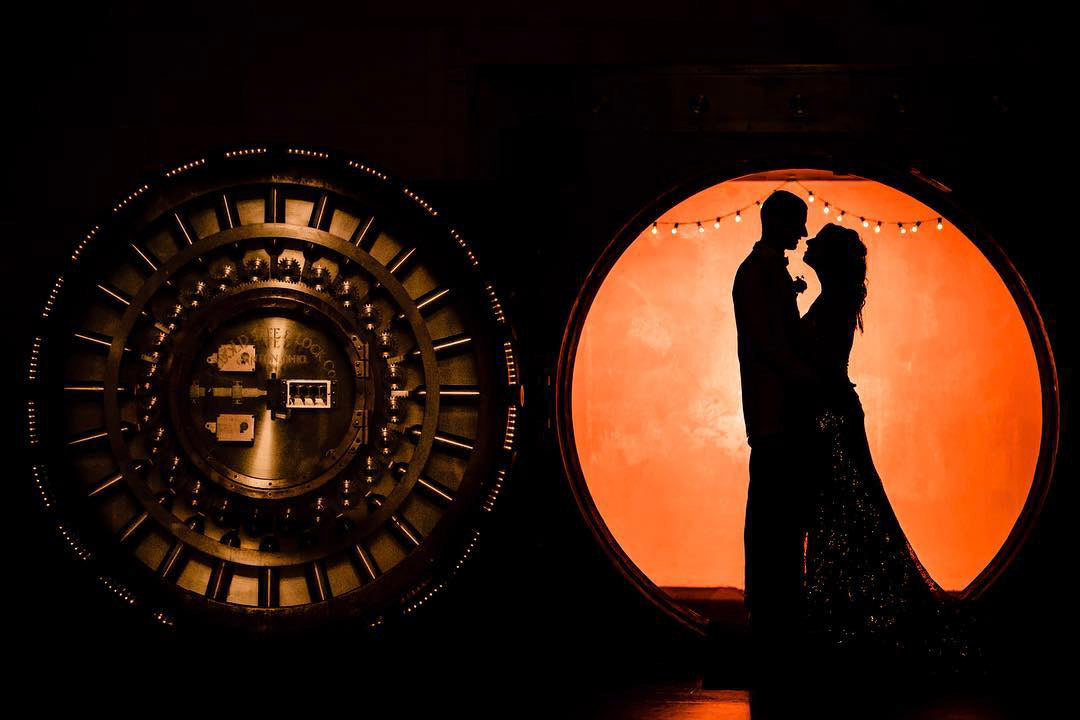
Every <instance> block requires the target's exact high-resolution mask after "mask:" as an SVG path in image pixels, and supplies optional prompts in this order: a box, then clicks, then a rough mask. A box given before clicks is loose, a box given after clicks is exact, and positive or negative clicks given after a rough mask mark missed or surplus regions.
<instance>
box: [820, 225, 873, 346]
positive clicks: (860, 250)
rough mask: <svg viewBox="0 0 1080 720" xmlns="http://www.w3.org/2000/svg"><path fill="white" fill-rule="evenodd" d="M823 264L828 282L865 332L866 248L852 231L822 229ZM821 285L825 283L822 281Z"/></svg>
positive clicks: (857, 234)
mask: <svg viewBox="0 0 1080 720" xmlns="http://www.w3.org/2000/svg"><path fill="white" fill-rule="evenodd" d="M818 238H820V239H821V240H822V245H823V252H822V253H821V258H822V265H823V267H821V268H820V270H821V271H822V272H823V273H824V274H826V275H828V277H829V283H830V285H831V286H834V287H833V289H834V290H836V291H838V292H839V297H840V298H841V299H842V300H844V301H845V303H846V304H848V306H849V307H850V308H851V311H852V313H853V314H854V316H855V326H856V327H858V328H859V332H862V331H863V307H865V305H866V287H867V282H866V245H865V244H864V243H863V241H862V239H861V238H860V237H859V233H857V232H855V231H854V230H852V229H851V228H846V227H842V226H840V225H836V224H834V223H829V224H828V225H826V226H825V227H823V228H821V232H819V233H818ZM822 282H825V280H823V281H822Z"/></svg>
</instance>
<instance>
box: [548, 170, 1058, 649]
mask: <svg viewBox="0 0 1080 720" xmlns="http://www.w3.org/2000/svg"><path fill="white" fill-rule="evenodd" d="M800 160H801V161H802V162H800ZM823 165H831V166H832V167H831V168H828V167H822V166H823ZM809 169H813V170H819V171H820V170H824V171H826V172H836V173H838V174H843V175H845V176H853V177H857V178H860V179H865V180H872V181H874V182H877V183H880V184H882V185H885V186H887V187H890V188H892V189H894V190H897V191H899V192H902V193H904V194H905V195H908V196H910V197H912V198H914V199H916V200H918V201H919V202H921V203H923V204H924V205H926V206H927V207H929V208H931V209H933V210H934V211H936V212H937V213H938V214H939V215H940V216H941V217H942V218H943V219H946V220H947V221H948V222H950V223H951V224H953V225H954V226H955V227H957V228H958V229H959V230H960V231H961V232H962V233H963V234H964V236H965V237H966V238H967V239H968V240H969V241H970V242H971V243H972V244H974V245H975V247H976V248H978V249H979V251H980V252H981V253H982V255H983V257H984V258H986V260H987V261H988V262H989V263H990V264H991V266H993V268H994V270H995V271H996V272H997V274H998V277H1000V278H1001V280H1002V282H1004V283H1005V286H1006V287H1007V288H1008V289H1009V293H1010V295H1011V296H1012V298H1013V302H1014V303H1015V304H1016V306H1017V308H1019V310H1020V313H1021V315H1022V317H1023V319H1024V324H1025V326H1026V327H1027V330H1028V336H1029V338H1030V340H1031V344H1032V348H1033V349H1034V351H1035V358H1036V362H1037V364H1038V368H1039V384H1040V388H1041V399H1042V433H1041V437H1040V443H1039V456H1038V461H1037V463H1036V466H1035V473H1034V476H1033V479H1032V483H1031V487H1030V489H1029V490H1028V495H1027V498H1026V499H1025V501H1024V506H1023V508H1022V509H1021V511H1020V514H1019V515H1018V516H1017V519H1016V521H1015V523H1014V524H1013V527H1012V529H1011V530H1010V531H1009V534H1008V536H1007V537H1006V539H1005V541H1004V543H1002V545H1001V547H1000V548H999V549H998V551H997V553H996V554H995V555H994V557H993V558H992V559H991V560H990V562H989V563H988V564H987V565H986V567H985V568H983V570H982V571H981V572H980V573H979V574H978V575H977V576H976V577H975V579H973V580H972V581H971V582H970V583H969V584H968V586H967V587H966V588H964V590H962V591H961V592H960V593H959V599H960V600H961V601H963V602H974V601H976V600H977V599H978V598H979V597H980V596H982V594H983V593H984V592H985V591H986V590H987V589H988V588H989V587H991V586H992V585H993V584H994V583H995V582H996V581H997V580H998V579H999V578H1000V577H1001V576H1002V575H1003V574H1004V573H1005V571H1006V569H1007V568H1008V566H1009V565H1010V564H1011V563H1012V561H1013V560H1014V559H1015V558H1016V556H1017V554H1018V553H1019V552H1020V549H1021V548H1022V547H1023V545H1024V543H1025V542H1026V540H1027V539H1028V536H1029V535H1030V534H1031V532H1032V530H1033V528H1034V527H1035V525H1036V523H1037V520H1038V516H1039V513H1040V512H1041V510H1042V507H1043V505H1044V503H1045V501H1046V497H1047V495H1048V493H1049V490H1050V485H1051V482H1052V479H1053V475H1054V469H1055V466H1056V461H1057V451H1058V445H1059V441H1060V426H1061V417H1060V416H1061V402H1060V387H1059V383H1058V374H1057V367H1056V365H1055V363H1054V355H1053V351H1052V349H1051V345H1050V338H1049V336H1048V335H1047V332H1046V326H1045V324H1044V322H1043V319H1042V315H1041V314H1040V313H1039V310H1038V307H1037V306H1036V303H1035V299H1034V297H1033V296H1032V294H1031V291H1030V290H1029V289H1028V286H1027V284H1026V283H1025V282H1024V279H1023V278H1022V277H1021V276H1020V273H1019V271H1018V270H1017V269H1016V266H1015V265H1014V264H1013V263H1012V261H1011V260H1010V259H1009V257H1008V255H1007V253H1006V252H1005V249H1004V248H1003V247H1002V246H1001V245H1000V244H998V242H997V241H996V240H994V238H993V236H992V235H991V234H990V232H989V230H988V229H987V228H986V227H985V226H984V225H983V224H982V223H981V222H979V221H978V220H976V219H975V218H974V217H973V216H972V215H971V214H970V213H968V212H966V211H965V210H964V209H963V208H962V207H960V206H959V205H957V204H956V203H955V202H954V201H953V200H952V198H951V197H950V195H951V191H950V190H949V188H947V187H945V186H944V185H943V184H941V183H939V182H936V181H934V180H931V179H929V178H927V177H926V176H925V175H923V174H922V173H920V172H918V171H917V170H915V169H912V170H911V171H910V172H898V171H896V169H895V168H892V167H888V166H883V165H875V164H872V163H860V162H854V163H851V162H844V163H838V162H835V161H829V162H823V158H821V157H816V158H781V159H780V160H763V161H760V162H758V163H754V164H740V165H738V166H737V167H736V166H730V167H726V168H723V169H718V170H714V171H710V172H706V173H701V174H698V175H695V176H691V177H689V178H687V179H686V180H684V181H682V182H679V183H677V184H676V185H675V186H673V187H672V188H670V189H669V190H667V191H666V192H664V193H662V194H661V195H659V196H658V197H656V198H655V199H654V200H653V201H652V202H650V203H648V204H647V205H645V207H643V208H641V209H640V210H639V211H637V212H636V213H635V214H634V215H633V217H631V218H630V220H629V221H628V222H626V223H625V224H624V225H623V226H622V227H621V228H620V229H619V230H618V232H616V233H615V235H614V237H612V239H611V240H609V241H608V242H607V243H606V244H605V245H604V247H603V248H602V250H601V251H600V252H599V254H598V255H597V256H596V259H595V260H594V261H593V263H592V265H591V267H590V269H589V272H588V274H587V275H586V278H585V281H584V283H583V284H582V286H581V289H580V291H579V292H578V294H577V297H576V298H575V300H574V302H573V305H572V306H571V309H570V313H569V315H568V317H567V322H566V327H565V330H564V332H563V337H562V341H561V343H560V346H559V355H558V359H557V364H556V368H555V393H554V408H553V414H554V417H555V427H556V435H557V438H558V444H559V453H560V456H561V458H562V465H563V472H564V474H565V476H566V479H567V481H568V482H569V484H570V489H571V492H572V494H573V496H574V500H575V502H576V503H577V506H578V509H579V511H580V512H581V514H582V516H583V517H584V519H585V522H586V525H587V526H588V528H589V530H590V531H591V532H592V534H593V536H594V537H595V539H596V541H597V542H598V543H599V545H600V547H601V549H602V550H603V551H604V553H605V554H606V556H607V557H608V559H609V560H610V561H611V562H612V564H614V565H615V567H616V568H617V569H618V570H619V572H620V573H621V574H622V575H623V577H624V578H625V579H626V581H627V582H629V583H630V584H631V585H633V586H634V587H635V588H636V589H637V590H638V592H640V593H641V594H642V595H644V596H645V597H646V598H647V599H648V600H649V601H650V602H651V603H652V604H653V605H654V606H656V607H657V608H658V609H659V610H660V611H661V612H662V613H663V614H664V615H665V616H667V617H669V618H671V619H673V620H674V621H676V622H677V623H679V624H680V625H682V626H684V627H686V628H688V629H689V630H691V631H693V632H695V633H698V634H702V635H703V634H705V632H706V629H707V627H708V625H709V619H708V618H706V617H704V616H703V615H701V614H700V613H698V612H697V611H695V610H692V609H690V608H689V607H687V606H685V605H683V604H681V603H680V602H678V601H677V600H675V599H674V598H673V597H672V596H670V595H669V594H668V593H666V592H664V591H663V590H662V589H661V588H660V587H659V586H657V585H656V584H655V583H654V582H653V581H652V580H650V579H649V577H648V576H647V575H645V573H644V572H642V571H641V569H640V568H638V567H637V565H636V564H635V563H634V562H633V561H632V560H631V559H630V557H629V556H628V555H627V554H626V553H625V552H624V551H623V550H622V548H621V547H620V546H619V543H618V541H617V540H616V539H615V537H614V535H612V533H611V531H610V530H609V529H608V527H607V524H606V523H605V522H604V519H603V517H602V515H601V514H600V511H599V509H598V508H597V507H596V503H595V502H594V501H593V498H592V494H591V493H590V491H589V487H588V483H587V482H586V480H585V476H584V473H583V471H582V469H581V462H580V459H579V458H578V453H577V444H576V441H575V436H574V423H573V414H572V406H571V391H572V386H573V376H574V362H575V359H576V356H577V348H578V342H579V341H580V338H581V332H582V330H583V328H584V326H585V320H586V318H587V317H588V314H589V310H590V309H591V307H592V303H593V300H594V299H595V298H596V294H597V293H598V292H599V290H600V287H601V285H603V283H604V280H605V279H606V278H607V275H608V273H609V272H610V271H611V269H612V267H614V265H615V263H616V262H617V261H618V260H619V258H620V257H621V256H622V254H623V252H625V251H626V249H627V248H628V247H630V245H631V244H632V243H633V242H634V241H635V240H636V239H637V238H638V237H639V236H640V235H641V233H642V232H643V231H645V230H646V229H647V227H648V226H649V225H650V224H651V223H652V222H653V221H654V220H655V219H656V218H657V217H660V216H661V215H662V214H663V213H664V212H667V211H668V210H670V209H672V208H674V207H675V206H676V205H678V204H679V203H681V202H682V201H684V200H686V199H687V198H689V197H691V196H693V195H695V194H696V193H698V192H700V191H702V190H705V189H706V188H709V187H713V186H715V185H719V184H722V183H725V182H729V181H733V180H739V179H742V178H745V177H748V176H751V175H757V174H761V173H783V172H789V171H790V172H798V171H802V170H809Z"/></svg>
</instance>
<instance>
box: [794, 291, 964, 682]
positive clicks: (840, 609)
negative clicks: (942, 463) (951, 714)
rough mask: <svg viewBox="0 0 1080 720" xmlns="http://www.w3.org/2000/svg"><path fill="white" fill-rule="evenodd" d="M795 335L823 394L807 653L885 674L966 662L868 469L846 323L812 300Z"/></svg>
mask: <svg viewBox="0 0 1080 720" xmlns="http://www.w3.org/2000/svg"><path fill="white" fill-rule="evenodd" d="M800 331H801V334H802V341H803V347H804V351H805V354H806V357H807V359H808V360H809V362H810V364H811V366H812V367H813V368H814V369H815V371H816V372H817V373H818V375H819V377H821V379H822V381H823V384H824V388H823V392H822V394H821V397H820V398H818V400H819V402H818V403H817V404H816V407H815V413H814V417H813V426H814V443H813V446H814V448H815V449H816V453H815V458H814V459H811V461H810V462H809V463H808V466H809V467H810V468H817V470H816V471H813V470H811V471H810V472H809V473H808V474H809V475H811V476H812V477H811V478H808V480H810V481H812V482H814V484H815V486H816V487H815V489H814V500H813V502H812V503H811V507H810V508H809V511H810V512H809V516H808V517H807V535H806V545H805V548H806V551H805V555H804V576H803V602H804V603H805V607H804V610H805V614H804V620H805V622H806V630H807V638H808V640H809V643H810V648H811V649H812V651H814V652H817V653H819V654H821V655H824V656H831V657H833V659H834V660H837V661H839V662H845V661H847V662H849V663H855V664H858V663H864V665H863V667H865V668H867V669H872V671H874V672H885V671H886V667H884V666H882V665H881V664H880V663H881V662H884V663H892V665H891V666H890V668H889V669H890V670H894V669H898V666H907V667H908V668H921V669H923V670H930V671H931V672H934V673H938V672H947V671H950V670H953V669H957V667H958V666H960V665H962V664H963V663H964V662H965V659H966V658H967V657H968V656H969V655H970V654H971V653H972V647H971V640H970V636H971V628H970V626H969V623H970V621H969V619H968V618H967V617H965V614H964V613H962V612H961V611H960V608H959V607H958V603H957V601H956V600H955V598H953V597H952V596H951V595H949V594H948V593H947V592H946V591H944V590H943V589H942V588H941V586H939V585H938V584H937V583H936V582H935V581H934V580H933V578H931V577H930V575H929V574H928V573H927V572H926V569H925V568H924V567H923V565H922V563H921V562H920V561H919V558H918V556H917V555H916V554H915V551H914V550H913V549H912V547H911V544H910V543H909V542H908V540H907V538H906V537H905V535H904V532H903V529H902V528H901V527H900V523H899V521H898V520H897V518H896V515H895V513H894V512H893V509H892V506H891V505H890V503H889V499H888V497H887V496H886V494H885V489H884V486H883V485H882V482H881V478H880V477H879V476H878V473H877V471H876V470H875V468H874V463H873V459H872V458H871V455H870V448H869V446H868V444H867V438H866V428H865V423H864V416H863V410H862V405H861V403H860V402H859V396H858V395H857V394H856V392H855V386H854V385H853V384H852V383H851V381H850V380H849V379H848V372H847V366H848V356H849V354H850V352H851V347H852V343H853V340H854V331H855V328H854V320H853V318H851V313H850V311H845V309H844V308H841V307H838V306H836V305H835V304H833V303H831V302H830V301H829V300H828V299H826V298H823V297H819V298H818V299H817V300H816V301H815V302H814V304H813V305H812V306H811V308H810V309H809V311H808V312H807V313H806V315H805V316H803V318H802V320H801V321H800ZM911 471H912V472H917V467H916V466H914V465H913V466H912V468H911ZM868 660H873V661H878V662H870V663H867V661H868Z"/></svg>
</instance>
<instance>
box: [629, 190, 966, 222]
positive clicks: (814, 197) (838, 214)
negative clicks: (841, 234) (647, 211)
mask: <svg viewBox="0 0 1080 720" xmlns="http://www.w3.org/2000/svg"><path fill="white" fill-rule="evenodd" d="M792 185H794V186H796V187H797V188H798V189H799V190H801V191H802V194H803V195H804V198H805V199H806V202H807V205H809V206H814V205H816V204H817V203H818V202H819V201H820V203H821V204H820V207H821V210H822V212H823V213H824V214H825V215H832V218H833V220H834V221H835V222H837V223H843V222H844V219H845V218H847V217H849V216H850V217H853V218H856V217H857V218H858V223H859V224H861V225H862V226H863V227H864V228H869V227H871V226H873V228H874V232H875V233H878V234H880V233H881V231H882V228H884V227H893V226H895V227H896V229H897V232H898V233H899V234H901V235H907V234H908V232H913V233H917V232H919V228H920V227H922V226H923V225H924V224H925V225H933V226H934V227H936V228H937V229H938V230H942V229H943V228H944V227H945V223H944V221H943V220H942V219H941V218H940V217H929V218H921V219H917V220H884V219H881V218H878V217H872V216H870V215H867V214H864V213H861V212H856V211H854V210H847V209H844V208H841V207H839V206H837V205H833V204H832V203H830V202H829V201H828V200H826V199H825V198H824V197H822V196H821V195H820V194H818V193H817V192H815V191H814V190H813V189H811V188H808V187H807V186H806V185H803V184H802V183H801V182H800V181H798V180H785V181H784V182H782V183H780V184H779V185H777V186H776V187H774V188H773V189H772V190H770V191H769V192H767V193H766V194H764V195H762V196H761V197H759V198H758V199H756V200H754V202H752V203H750V204H748V205H744V206H743V207H741V208H737V209H735V210H731V211H728V212H726V213H721V214H719V215H715V216H713V215H710V216H709V217H707V218H700V219H696V220H657V221H656V222H654V223H653V224H652V227H651V228H650V230H649V232H651V233H652V234H653V235H657V234H658V233H659V232H660V228H662V227H664V228H667V227H670V228H671V234H672V235H678V234H679V232H680V231H682V230H683V229H686V228H689V229H691V230H697V232H699V233H703V232H705V228H706V226H707V225H710V224H711V225H712V226H713V228H714V229H716V230H719V229H720V223H721V221H722V220H726V219H727V218H732V217H733V218H734V219H735V222H737V223H739V222H742V214H743V213H744V212H746V211H747V210H749V209H750V208H756V209H760V208H761V203H763V202H765V199H766V198H767V197H769V195H772V194H773V193H774V192H776V191H777V190H784V189H788V188H789V187H790V186H792ZM796 194H798V193H796Z"/></svg>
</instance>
